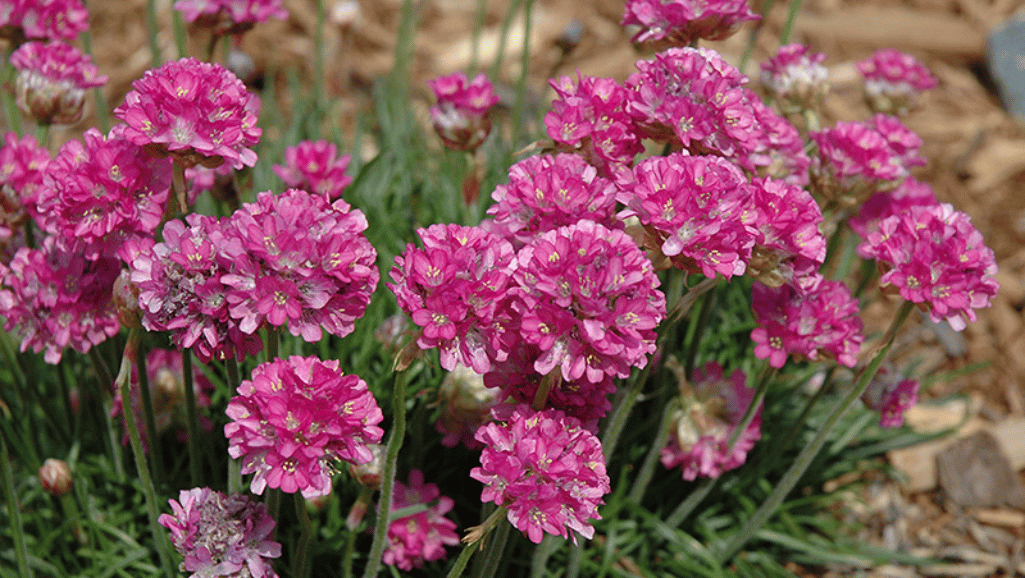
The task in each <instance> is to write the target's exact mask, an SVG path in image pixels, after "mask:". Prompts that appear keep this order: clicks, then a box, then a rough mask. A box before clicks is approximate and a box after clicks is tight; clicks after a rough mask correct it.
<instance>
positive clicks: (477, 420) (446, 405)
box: [435, 364, 499, 449]
mask: <svg viewBox="0 0 1025 578" xmlns="http://www.w3.org/2000/svg"><path fill="white" fill-rule="evenodd" d="M498 402H499V399H498V396H497V394H496V392H495V390H494V389H491V388H488V387H485V385H484V378H483V376H481V375H480V374H479V373H477V372H476V371H474V370H472V369H470V368H469V367H466V366H465V365H462V364H459V365H456V368H455V369H454V370H453V371H450V372H449V373H448V374H447V375H446V376H445V379H444V380H442V382H441V386H440V387H439V388H438V406H439V407H440V408H441V416H440V417H438V421H437V423H436V424H435V429H437V430H438V433H440V434H442V435H443V436H444V437H442V438H441V445H443V446H445V447H449V448H454V447H456V446H457V445H459V444H460V443H462V444H463V445H465V446H466V447H468V448H470V449H476V448H477V447H478V444H477V441H476V440H474V439H473V434H475V433H476V432H477V430H478V429H480V426H482V425H484V424H486V423H488V422H489V421H491V408H492V407H494V406H495V405H497V404H498Z"/></svg>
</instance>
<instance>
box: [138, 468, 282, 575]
mask: <svg viewBox="0 0 1025 578" xmlns="http://www.w3.org/2000/svg"><path fill="white" fill-rule="evenodd" d="M169 503H170V504H171V511H172V512H173V513H172V514H161V515H160V518H159V519H158V522H159V523H160V525H161V526H163V527H165V528H167V529H168V530H170V531H171V543H172V544H173V545H174V549H175V550H177V551H178V553H179V554H181V555H182V556H184V557H185V560H184V561H183V562H182V563H181V566H180V567H179V570H181V571H183V572H191V573H192V576H195V577H197V578H209V577H214V576H230V577H239V578H241V577H252V578H277V574H275V573H274V568H273V567H272V566H271V562H270V559H271V558H279V557H280V556H281V544H279V543H278V542H275V541H274V540H272V539H271V534H272V533H273V531H274V526H275V522H274V519H273V518H271V517H270V514H268V513H267V506H266V505H265V504H261V503H259V502H257V501H255V500H253V499H252V498H250V497H249V496H244V495H242V494H231V495H228V496H225V495H224V494H222V493H220V492H218V491H216V490H211V489H210V488H193V489H191V490H182V491H181V493H180V494H179V495H178V500H177V501H175V500H169Z"/></svg>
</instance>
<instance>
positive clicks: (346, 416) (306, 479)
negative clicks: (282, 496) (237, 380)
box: [224, 355, 384, 498]
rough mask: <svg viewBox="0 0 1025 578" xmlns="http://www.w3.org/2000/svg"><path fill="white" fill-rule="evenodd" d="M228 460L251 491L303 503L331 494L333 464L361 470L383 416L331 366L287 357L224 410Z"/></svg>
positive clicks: (264, 368) (360, 386)
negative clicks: (271, 491) (237, 463)
mask: <svg viewBox="0 0 1025 578" xmlns="http://www.w3.org/2000/svg"><path fill="white" fill-rule="evenodd" d="M227 414H228V417H229V418H231V420H232V421H231V422H230V423H228V424H227V425H225V426H224V436H225V437H226V438H228V443H229V446H228V454H230V455H231V457H233V458H236V459H238V458H242V473H243V474H250V473H255V474H256V475H255V476H254V477H253V480H252V483H251V485H250V489H251V490H252V491H253V493H255V494H262V493H263V490H264V488H266V487H268V486H270V487H271V488H281V491H283V492H288V493H290V494H294V493H295V492H296V491H300V492H302V495H303V497H304V498H312V497H314V496H324V495H327V494H329V493H330V492H331V474H332V472H333V471H334V462H335V461H337V460H343V461H346V462H350V463H357V464H359V463H366V462H369V461H370V460H371V459H373V454H372V453H371V451H370V448H369V447H368V444H376V443H380V441H381V438H382V436H383V435H384V431H383V430H382V429H381V428H379V427H377V424H379V423H381V420H383V419H384V416H383V415H382V414H381V408H379V407H378V406H377V401H375V400H374V396H373V395H372V394H371V393H370V391H369V390H368V389H367V384H366V382H364V381H363V380H362V379H360V378H359V377H357V376H355V375H345V374H343V373H342V371H341V370H340V369H339V368H338V362H337V361H334V360H330V361H321V360H320V359H317V358H316V357H299V356H297V355H293V356H291V357H289V358H288V359H287V360H284V359H276V360H274V361H269V362H266V363H262V364H260V365H258V366H257V367H256V369H254V370H253V376H252V380H248V379H247V380H245V381H243V382H242V384H241V385H240V386H239V388H238V395H236V396H235V397H233V398H232V399H231V401H230V402H229V403H228V409H227Z"/></svg>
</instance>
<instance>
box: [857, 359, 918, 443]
mask: <svg viewBox="0 0 1025 578" xmlns="http://www.w3.org/2000/svg"><path fill="white" fill-rule="evenodd" d="M918 387H919V382H918V380H917V379H905V378H904V376H903V375H901V374H900V373H897V372H896V371H893V370H892V369H888V368H887V367H885V366H884V367H880V368H879V372H878V373H876V376H875V377H874V378H872V381H871V383H869V384H868V389H866V390H865V394H864V395H862V396H861V400H862V401H864V402H865V405H866V406H868V407H869V408H871V409H874V410H876V411H878V412H879V427H883V428H886V429H890V428H895V427H900V426H902V425H904V414H905V413H907V411H908V410H909V409H911V408H912V407H914V406H915V404H916V403H917V402H918Z"/></svg>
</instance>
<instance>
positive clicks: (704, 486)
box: [666, 478, 719, 528]
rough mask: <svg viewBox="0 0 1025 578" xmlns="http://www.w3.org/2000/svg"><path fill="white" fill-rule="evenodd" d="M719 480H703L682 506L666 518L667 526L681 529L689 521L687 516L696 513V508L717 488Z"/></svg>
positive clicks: (677, 507) (681, 503)
mask: <svg viewBox="0 0 1025 578" xmlns="http://www.w3.org/2000/svg"><path fill="white" fill-rule="evenodd" d="M718 479H719V478H705V479H703V480H701V481H700V482H699V483H698V485H697V487H695V488H694V489H693V490H692V491H691V493H690V495H688V496H687V499H686V500H684V501H682V502H680V505H679V506H676V509H675V510H673V513H672V514H669V517H668V518H666V525H667V526H669V527H670V528H678V527H680V524H682V523H683V521H684V520H686V519H687V516H689V515H690V513H691V512H692V511H694V508H697V507H698V504H700V503H701V500H704V499H705V496H707V495H708V493H709V492H711V491H712V488H714V487H715V484H716V482H717V481H718Z"/></svg>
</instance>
